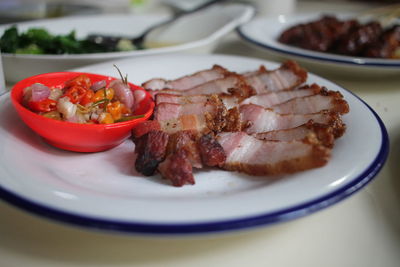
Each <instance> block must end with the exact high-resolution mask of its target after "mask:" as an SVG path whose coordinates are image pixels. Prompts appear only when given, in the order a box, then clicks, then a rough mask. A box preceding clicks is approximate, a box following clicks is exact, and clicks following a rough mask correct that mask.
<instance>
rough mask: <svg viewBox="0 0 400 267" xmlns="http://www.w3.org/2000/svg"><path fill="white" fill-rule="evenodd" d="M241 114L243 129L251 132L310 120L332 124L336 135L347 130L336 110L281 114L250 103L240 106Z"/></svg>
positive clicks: (260, 131)
mask: <svg viewBox="0 0 400 267" xmlns="http://www.w3.org/2000/svg"><path fill="white" fill-rule="evenodd" d="M240 116H241V121H242V123H243V129H244V131H245V132H247V133H249V134H253V133H262V132H269V131H275V130H283V129H290V128H294V127H297V126H300V125H302V124H305V123H307V122H308V121H309V120H313V121H314V122H316V123H320V124H326V125H330V126H332V128H334V133H335V137H339V136H341V135H342V134H343V133H344V131H345V125H344V123H343V122H342V120H341V118H340V115H339V114H338V113H336V112H326V111H322V112H318V113H311V114H279V113H276V112H274V111H273V110H271V109H265V108H263V107H261V106H258V105H253V104H249V105H243V106H240Z"/></svg>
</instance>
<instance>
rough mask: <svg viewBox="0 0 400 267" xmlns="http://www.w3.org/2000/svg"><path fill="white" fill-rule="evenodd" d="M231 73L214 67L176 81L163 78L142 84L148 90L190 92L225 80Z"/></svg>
mask: <svg viewBox="0 0 400 267" xmlns="http://www.w3.org/2000/svg"><path fill="white" fill-rule="evenodd" d="M228 73H229V71H228V70H226V69H225V68H223V67H221V66H219V65H214V66H213V67H212V68H211V69H208V70H202V71H198V72H195V73H193V74H191V75H187V76H183V77H181V78H178V79H175V80H165V79H161V78H155V79H151V80H149V81H147V82H144V83H143V84H142V86H143V88H144V89H146V90H162V89H175V90H188V89H190V88H193V87H195V86H198V85H200V84H203V83H206V82H208V81H212V80H216V79H220V78H223V77H224V76H225V75H227V74H228Z"/></svg>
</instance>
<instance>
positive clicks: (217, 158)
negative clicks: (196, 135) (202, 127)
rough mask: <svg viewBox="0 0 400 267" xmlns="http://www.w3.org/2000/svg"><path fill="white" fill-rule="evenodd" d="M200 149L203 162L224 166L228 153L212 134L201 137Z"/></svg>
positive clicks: (211, 165) (208, 164) (209, 164)
mask: <svg viewBox="0 0 400 267" xmlns="http://www.w3.org/2000/svg"><path fill="white" fill-rule="evenodd" d="M199 150H200V155H201V159H202V162H203V163H204V164H205V165H206V166H210V167H213V166H218V167H222V165H223V164H224V163H225V160H226V154H225V151H224V149H223V148H222V146H221V145H220V144H219V143H218V141H217V140H216V139H215V138H214V137H213V136H212V135H211V134H207V135H203V136H202V137H200V139H199Z"/></svg>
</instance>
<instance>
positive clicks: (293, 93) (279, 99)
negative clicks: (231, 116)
mask: <svg viewBox="0 0 400 267" xmlns="http://www.w3.org/2000/svg"><path fill="white" fill-rule="evenodd" d="M321 90H322V88H321V87H319V86H318V85H316V84H313V85H311V86H307V87H303V88H301V89H299V90H279V91H273V92H269V93H262V94H257V95H253V96H250V97H248V98H246V99H244V100H243V101H242V102H240V105H246V104H255V105H259V106H262V107H265V108H270V107H272V106H275V105H278V104H281V103H284V102H286V101H288V100H291V99H294V98H297V97H304V96H311V95H315V94H318V93H320V92H321Z"/></svg>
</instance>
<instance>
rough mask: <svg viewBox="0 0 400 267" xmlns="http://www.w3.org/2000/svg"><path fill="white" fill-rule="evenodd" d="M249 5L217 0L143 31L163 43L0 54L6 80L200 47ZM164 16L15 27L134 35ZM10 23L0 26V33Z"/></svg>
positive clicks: (244, 15)
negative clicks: (59, 52) (122, 48)
mask: <svg viewBox="0 0 400 267" xmlns="http://www.w3.org/2000/svg"><path fill="white" fill-rule="evenodd" d="M253 14H254V9H253V8H252V7H251V6H249V5H245V4H235V3H231V4H229V3H228V4H221V5H220V4H218V5H213V6H211V7H208V8H206V9H202V10H200V11H197V12H195V13H191V14H190V15H187V16H183V17H181V18H179V19H178V20H176V21H175V22H174V23H172V24H170V25H168V26H163V27H162V28H159V29H157V30H156V31H154V32H152V33H151V34H150V35H149V41H152V42H153V41H154V42H159V43H163V44H168V46H163V47H155V48H149V49H144V50H134V51H126V52H109V53H93V54H63V55H32V54H7V53H3V54H2V60H3V67H4V72H5V78H6V81H7V82H9V83H12V82H16V81H19V80H21V79H23V78H26V77H29V76H32V75H35V74H40V73H46V72H54V71H62V70H66V69H71V68H76V67H79V66H83V65H88V64H94V63H99V62H102V61H107V60H116V59H120V58H127V57H137V56H147V55H154V54H165V53H174V52H182V51H191V52H199V53H205V52H210V51H212V50H213V49H214V47H215V45H216V44H217V41H218V40H219V39H220V38H221V37H223V36H224V35H226V34H227V33H229V32H231V31H232V30H234V29H235V28H236V27H237V26H239V25H241V24H242V23H244V22H247V21H248V20H250V19H251V18H252V16H253ZM167 18H168V16H167V15H123V14H118V15H117V14H114V15H93V16H73V17H65V18H54V19H45V20H35V21H30V22H22V23H18V24H16V25H17V27H18V29H19V30H20V31H25V30H27V29H29V28H32V27H42V28H45V29H46V30H48V31H49V32H50V33H51V34H68V33H70V32H71V31H72V30H75V31H76V37H77V38H78V39H81V38H85V37H86V36H87V35H88V34H93V33H96V34H104V35H114V36H115V35H117V36H118V35H120V36H127V37H128V36H129V37H135V36H137V35H139V34H140V33H142V32H143V31H144V30H145V29H147V28H148V27H149V26H151V25H154V24H155V23H158V22H161V21H163V20H166V19H167ZM10 26H11V24H7V25H2V26H1V27H0V35H2V34H3V32H4V30H5V29H7V28H9V27H10Z"/></svg>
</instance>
